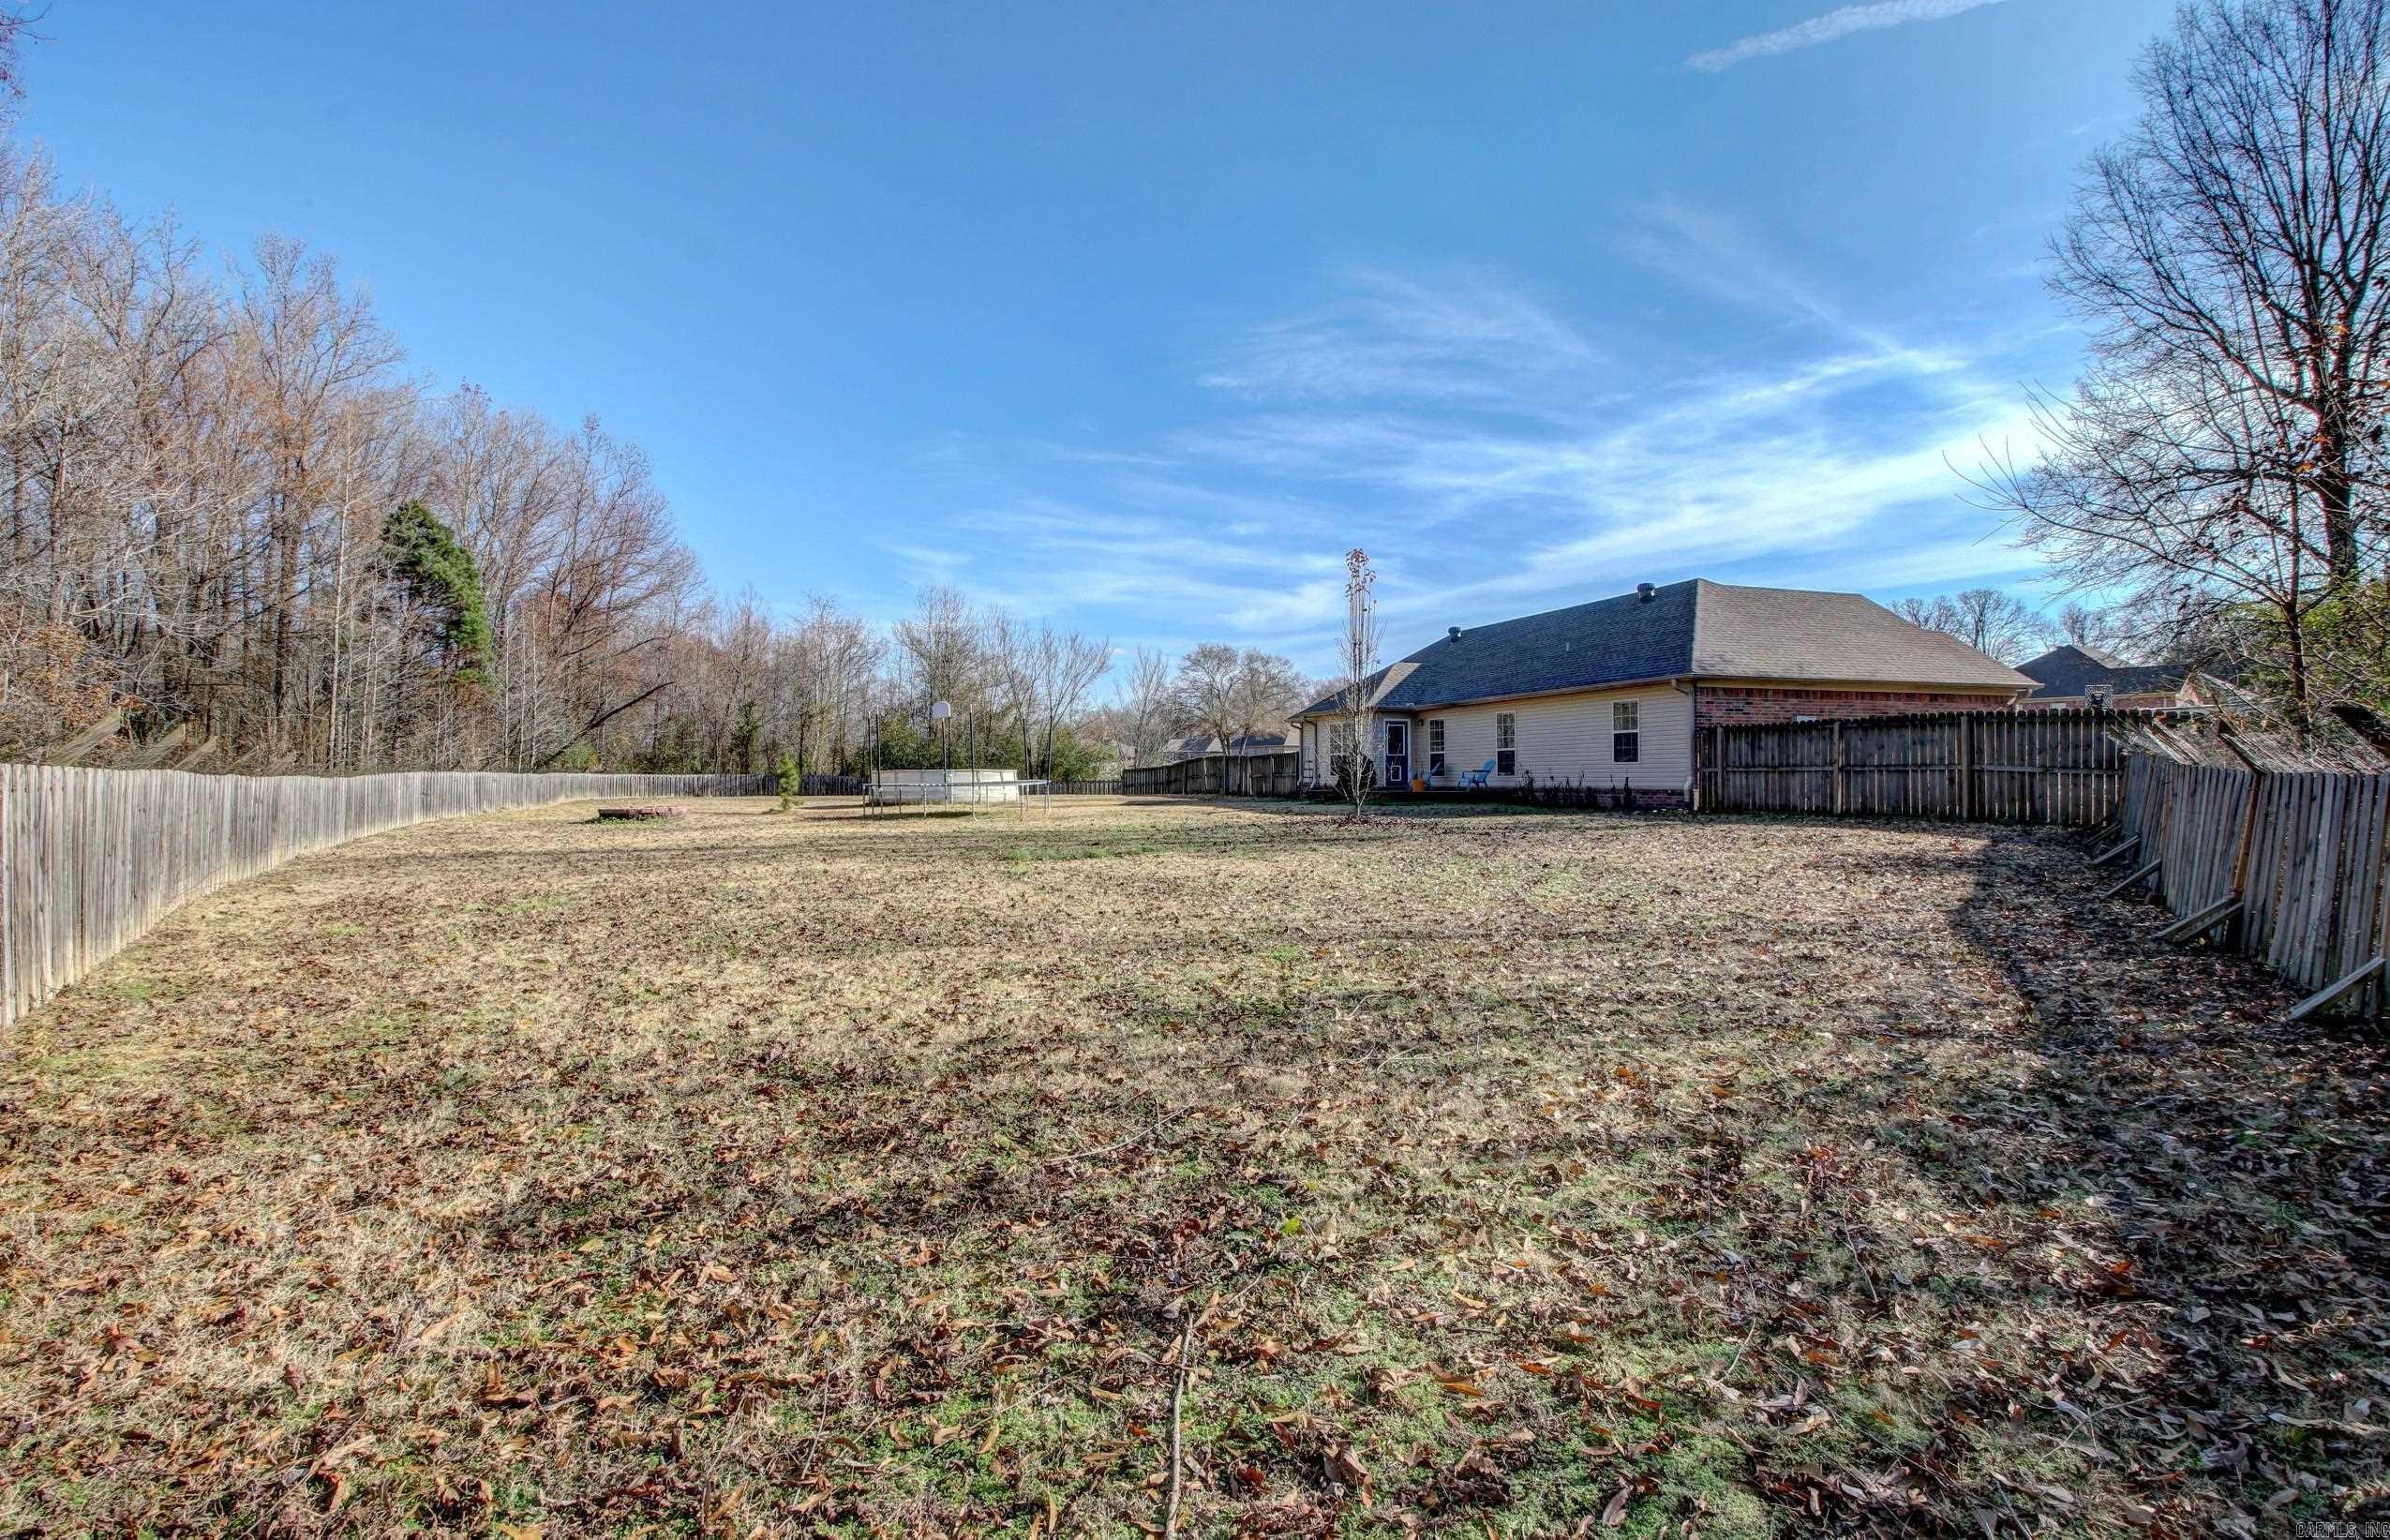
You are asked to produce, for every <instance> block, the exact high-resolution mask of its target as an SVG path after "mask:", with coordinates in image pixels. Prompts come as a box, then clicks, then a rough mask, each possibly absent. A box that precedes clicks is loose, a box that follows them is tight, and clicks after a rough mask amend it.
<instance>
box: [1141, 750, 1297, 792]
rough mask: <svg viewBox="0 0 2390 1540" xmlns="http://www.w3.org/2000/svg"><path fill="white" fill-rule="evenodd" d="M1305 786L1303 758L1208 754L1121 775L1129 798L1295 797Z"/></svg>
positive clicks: (1293, 753) (1294, 755)
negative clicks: (1299, 788) (1298, 789)
mask: <svg viewBox="0 0 2390 1540" xmlns="http://www.w3.org/2000/svg"><path fill="white" fill-rule="evenodd" d="M1302 784H1303V755H1302V752H1301V751H1300V750H1294V749H1290V750H1288V751H1286V752H1285V753H1283V754H1252V755H1217V754H1214V755H1204V756H1203V757H1202V758H1201V759H1184V760H1181V761H1179V762H1178V763H1176V764H1174V765H1141V766H1138V767H1136V768H1134V769H1131V770H1122V771H1121V772H1120V789H1121V793H1122V795H1124V796H1128V797H1292V796H1293V795H1294V793H1295V789H1296V788H1297V787H1298V786H1300V785H1302Z"/></svg>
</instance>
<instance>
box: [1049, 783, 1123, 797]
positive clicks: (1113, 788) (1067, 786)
mask: <svg viewBox="0 0 2390 1540" xmlns="http://www.w3.org/2000/svg"><path fill="white" fill-rule="evenodd" d="M1046 790H1048V791H1050V792H1052V793H1053V795H1054V796H1056V797H1119V796H1122V795H1124V793H1123V792H1122V790H1121V785H1120V783H1119V782H1117V781H1049V782H1047V783H1046Z"/></svg>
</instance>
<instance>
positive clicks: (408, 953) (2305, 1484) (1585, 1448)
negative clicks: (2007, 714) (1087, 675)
mask: <svg viewBox="0 0 2390 1540" xmlns="http://www.w3.org/2000/svg"><path fill="white" fill-rule="evenodd" d="M2080 865H2081V852H2080V851H2079V850H2078V849H2077V848H2076V847H2075V846H2073V845H2071V844H2070V843H2069V842H2066V841H2063V840H2059V839H2055V838H2045V837H2038V836H2030V835H2024V834H2017V833H2009V832H1997V831H1992V830H1979V829H1949V828H1932V827H1924V826H1916V827H1908V828H1873V827H1863V826H1850V825H1844V826H1835V825H1829V824H1824V823H1801V822H1774V821H1761V820H1754V821H1741V820H1700V821H1695V820H1691V819H1686V818H1682V817H1672V816H1660V817H1649V818H1640V819H1629V818H1619V817H1609V816H1598V815H1526V814H1518V813H1512V812H1505V811H1502V810H1478V811H1474V812H1472V813H1471V814H1468V815H1415V816H1403V817H1396V818H1389V819H1385V820H1383V821H1382V822H1380V823H1378V824H1375V825H1373V826H1371V827H1368V828H1366V829H1361V830H1353V829H1348V828H1345V827H1341V826H1339V824H1338V823H1337V821H1336V820H1335V818H1334V816H1333V815H1330V814H1325V813H1321V812H1315V811H1307V810H1296V809H1290V808H1281V807H1273V806H1263V805H1247V806H1240V807H1231V806H1211V805H1193V804H1133V803H1132V804H1126V805H1124V804H1120V803H1115V802H1110V801H1083V800H1069V801H1063V802H1060V803H1059V804H1058V805H1057V807H1056V808H1055V810H1054V811H1053V813H1052V814H1051V815H1043V816H1041V815H1038V814H1036V813H1034V812H1033V813H1030V814H1028V815H1025V816H1021V815H1015V814H1013V813H1011V812H1000V813H990V814H981V815H974V816H972V817H968V818H954V819H934V818H906V817H886V818H876V819H866V818H864V817H862V816H860V815H859V813H858V812H857V811H856V810H855V809H853V808H852V807H849V806H822V805H812V806H808V807H806V808H804V809H802V810H800V811H799V812H797V813H794V814H786V815H784V814H778V813H775V812H773V811H771V804H769V802H760V801H757V802H702V801H701V802H697V803H695V804H693V805H692V808H691V813H690V815H689V816H688V817H687V818H685V819H680V820H675V821H674V822H672V823H670V824H664V825H649V826H630V827H611V826H609V827H601V826H599V825H596V824H594V823H592V822H590V821H589V810H588V809H587V808H586V807H581V808H558V809H550V810H544V811H540V812H534V813H527V814H521V815H505V816H499V817H491V818H484V819H470V820H459V821H455V822H448V823H442V824H437V825H431V826H426V827H423V828H419V829H415V830H406V831H403V832H399V833H395V834H391V835H387V836H383V837H380V838H376V839H372V840H368V841H365V842H362V843H360V844H358V845H352V846H350V847H347V848H345V849H342V850H339V851H336V852H332V853H329V854H327V855H324V856H321V857H318V858H312V859H309V860H304V861H301V862H299V863H297V864H295V865H293V866H291V867H289V868H287V869H285V870H283V871H281V872H279V873H276V874H274V875H270V876H267V877H264V878H261V879H259V880H257V881H254V882H251V883H248V884H246V885H244V886H242V887H240V888H238V889H236V890H231V891H228V892H226V893H223V894H220V895H217V896H216V897H214V898H212V899H210V900H208V901H206V902H204V903H202V904H200V905H194V906H192V907H191V908H189V909H187V910H186V911H184V912H182V913H180V914H179V915H177V916H176V917H175V918H174V919H173V920H171V921H170V922H169V923H168V924H167V925H166V926H164V927H162V928H161V929H160V930H158V931H157V933H155V934H153V935H152V936H151V937H150V938H148V939H147V940H146V941H144V942H143V943H142V945H141V946H139V947H137V948H135V949H132V950H130V951H128V952H127V953H126V954H124V955H123V956H121V957H119V958H118V959H117V960H115V961H114V962H113V963H112V964H110V965H108V966H107V967H105V968H103V969H101V970H100V971H99V972H97V974H95V975H94V976H93V977H92V978H90V979H87V980H86V981H85V982H84V983H82V985H80V986H78V987H77V988H75V989H73V990H71V991H69V992H68V993H67V994H66V995H64V996H62V997H61V998H60V999H59V1000H58V1001H56V1002H54V1003H53V1004H52V1006H50V1007H49V1008H47V1009H44V1010H43V1011H41V1012H39V1013H37V1015H35V1016H34V1017H33V1018H32V1019H31V1020H30V1021H28V1022H27V1023H25V1024H23V1025H22V1027H21V1029H20V1031H19V1033H18V1035H17V1038H16V1040H15V1042H14V1043H13V1045H12V1048H11V1050H10V1052H9V1053H8V1054H7V1057H6V1058H5V1059H0V1251H5V1255H4V1256H0V1481H5V1483H6V1485H5V1487H0V1527H8V1528H16V1527H28V1528H30V1527H56V1528H74V1527H83V1526H87V1527H90V1528H95V1529H106V1530H110V1531H117V1530H134V1529H139V1528H142V1527H149V1528H157V1529H164V1528H176V1527H203V1528H214V1527H218V1526H232V1525H247V1526H251V1527H255V1528H259V1529H270V1530H274V1531H279V1532H313V1531H345V1530H356V1531H387V1530H391V1529H396V1528H399V1527H402V1526H415V1527H419V1528H423V1529H429V1530H435V1531H453V1532H474V1533H488V1532H489V1531H490V1529H491V1527H492V1526H493V1525H512V1526H517V1527H518V1533H519V1527H520V1526H527V1525H534V1524H545V1526H547V1531H546V1533H551V1534H557V1533H590V1532H598V1531H615V1530H620V1531H632V1530H636V1529H638V1528H640V1527H642V1526H649V1525H662V1526H665V1528H666V1529H668V1530H672V1531H678V1532H692V1533H694V1532H696V1531H699V1530H721V1531H725V1532H736V1533H749V1532H751V1531H753V1530H754V1528H755V1527H756V1526H757V1525H761V1526H763V1527H764V1528H765V1529H766V1530H767V1531H773V1532H806V1531H812V1530H814V1529H816V1528H818V1529H822V1530H826V1531H831V1532H838V1533H921V1532H931V1533H955V1532H967V1531H978V1532H990V1531H1000V1530H1009V1531H1011V1532H1013V1533H1024V1534H1025V1533H1036V1534H1038V1535H1051V1534H1054V1533H1082V1532H1089V1533H1134V1532H1136V1531H1138V1530H1139V1529H1141V1528H1143V1529H1155V1528H1158V1526H1159V1525H1160V1524H1161V1523H1162V1521H1163V1516H1164V1512H1165V1509H1166V1507H1167V1505H1168V1498H1169V1488H1170V1472H1169V1467H1170V1460H1169V1457H1168V1448H1169V1444H1170V1437H1171V1428H1172V1423H1173V1401H1175V1402H1176V1408H1175V1410H1176V1414H1177V1420H1178V1422H1179V1425H1180V1428H1181V1434H1182V1440H1183V1443H1184V1446H1185V1458H1184V1463H1183V1466H1182V1467H1181V1470H1182V1473H1183V1474H1182V1488H1183V1490H1182V1494H1181V1496H1182V1507H1183V1519H1182V1524H1183V1529H1184V1531H1185V1533H1190V1534H1191V1533H1224V1532H1228V1531H1232V1530H1233V1531H1237V1532H1242V1533H1277V1534H1314V1533H1379V1532H1388V1533H1391V1532H1397V1531H1399V1530H1401V1529H1405V1528H1410V1529H1418V1530H1427V1531H1446V1530H1449V1531H1451V1532H1453V1533H1467V1534H1472V1535H1474V1534H1483V1533H1502V1534H1554V1533H1573V1532H1576V1531H1578V1530H1580V1529H1583V1530H1587V1531H1597V1530H1603V1529H1604V1528H1605V1526H1614V1527H1615V1528H1616V1530H1617V1531H1618V1533H1629V1534H1638V1533H1640V1534H1656V1533H1663V1532H1665V1533H1670V1534H1677V1533H1688V1530H1687V1526H1689V1527H1690V1529H1689V1533H1702V1534H1710V1535H1755V1534H1765V1533H1783V1532H1787V1531H1800V1530H1810V1529H1820V1528H1825V1529H1837V1530H1843V1531H1856V1532H1879V1533H1894V1532H1914V1531H1918V1530H1937V1529H1938V1530H1947V1531H1950V1532H1953V1533H1970V1534H1986V1533H1990V1534H2001V1533H2053V1532H2064V1533H2082V1532H2095V1533H2096V1532H2102V1531H2114V1532H2119V1533H2121V1532H2125V1531H2140V1532H2143V1533H2150V1532H2155V1533H2179V1534H2190V1533H2232V1532H2235V1531H2238V1532H2245V1533H2255V1532H2258V1531H2261V1530H2267V1529H2276V1528H2279V1527H2282V1526H2283V1525H2284V1524H2285V1523H2286V1521H2287V1520H2289V1519H2291V1518H2346V1517H2352V1516H2356V1517H2364V1516H2374V1517H2380V1516H2381V1515H2382V1514H2383V1496H2384V1494H2385V1490H2390V1488H2384V1486H2383V1482H2384V1481H2385V1480H2386V1479H2390V1476H2385V1469H2384V1458H2385V1456H2390V1433H2386V1432H2385V1429H2390V1414H2385V1413H2384V1412H2383V1410H2382V1409H2381V1406H2380V1403H2381V1402H2382V1400H2383V1398H2384V1397H2385V1396H2390V1384H2385V1383H2384V1377H2385V1369H2384V1365H2385V1363H2390V1353H2385V1343H2384V1340H2383V1338H2384V1335H2385V1313H2384V1308H2383V1300H2384V1293H2385V1285H2384V1275H2385V1271H2390V1269H2386V1268H2385V1257H2384V1248H2385V1241H2384V1232H2383V1224H2384V1183H2385V1164H2384V1159H2383V1148H2384V1144H2385V1122H2390V1113H2385V1110H2384V1100H2383V1090H2384V1080H2385V1077H2384V1057H2383V1053H2382V1052H2381V1050H2380V1049H2379V1048H2377V1047H2374V1046H2369V1045H2368V1044H2367V1043H2366V1042H2364V1041H2363V1040H2360V1039H2358V1038H2357V1037H2356V1036H2355V1035H2354V1034H2352V1033H2349V1032H2346V1031H2343V1030H2340V1029H2335V1028H2331V1027H2328V1026H2326V1027H2316V1028H2312V1029H2298V1030H2285V1029H2282V1028H2280V1027H2278V1026H2277V1025H2275V1024H2274V1023H2275V1022H2276V1021H2277V1020H2278V1016H2279V1014H2280V1012H2281V1009H2282V1008H2283V1007H2284V1005H2285V1004H2286V1003H2287V1001H2286V996H2285V994H2284V993H2283V991H2282V990H2281V989H2280V988H2279V987H2278V986H2277V985H2275V984H2273V983H2271V982H2269V981H2267V980H2266V979H2263V977H2262V976H2260V975H2258V974H2256V973H2254V972H2253V971H2251V970H2250V969H2248V967H2247V966H2246V965H2244V964H2240V963H2238V962H2237V961H2235V960H2233V959H2231V958H2226V957H2218V956H2214V955H2210V954H2203V953H2191V954H2182V953H2177V952H2173V951H2168V950H2163V949H2158V948H2157V947H2155V946H2153V945H2152V944H2150V943H2149V942H2148V940H2147V939H2146V937H2147V935H2148V934H2149V933H2150V932H2152V931H2154V930H2155V929H2156V928H2157V924H2158V920H2157V919H2156V918H2155V917H2154V916H2153V915H2152V914H2151V912H2149V911H2146V910H2142V909H2136V908H2133V907H2130V906H2128V905H2121V904H2112V905H2100V904H2098V903H2095V902H2094V899H2093V896H2092V895H2093V893H2094V892H2095V891H2096V888H2095V886H2094V884H2093V883H2092V881H2091V880H2090V879H2089V878H2087V877H2085V876H2084V875H2082V873H2081V871H2080ZM1182 1343H1188V1344H1191V1353H1190V1355H1189V1356H1190V1360H1191V1361H1190V1362H1189V1363H1188V1365H1187V1366H1185V1371H1184V1372H1182V1366H1181V1365H1180V1363H1179V1361H1178V1354H1179V1350H1180V1345H1181V1344H1182ZM1181 1387H1183V1389H1182V1388H1181ZM2368 1503H2372V1504H2373V1506H2371V1507H2368V1506H2367V1504H2368Z"/></svg>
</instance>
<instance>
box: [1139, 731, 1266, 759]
mask: <svg viewBox="0 0 2390 1540" xmlns="http://www.w3.org/2000/svg"><path fill="white" fill-rule="evenodd" d="M1293 747H1294V735H1293V733H1292V731H1288V732H1282V733H1245V734H1242V735H1241V736H1239V737H1236V738H1233V739H1231V740H1229V751H1228V752H1229V753H1230V754H1232V755H1236V756H1238V757H1240V758H1243V757H1247V756H1250V755H1257V754H1284V753H1286V752H1287V751H1288V750H1289V749H1292V748H1293ZM1219 752H1220V740H1219V736H1218V735H1217V734H1216V733H1198V734H1197V735H1195V736H1194V737H1192V738H1174V739H1172V740H1170V742H1169V743H1167V744H1165V745H1163V748H1162V758H1163V760H1164V762H1166V763H1169V764H1173V765H1175V764H1178V763H1180V762H1182V761H1184V760H1188V759H1202V758H1205V757H1207V756H1209V755H1215V754H1217V753H1219Z"/></svg>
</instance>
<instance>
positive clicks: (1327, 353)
mask: <svg viewBox="0 0 2390 1540" xmlns="http://www.w3.org/2000/svg"><path fill="white" fill-rule="evenodd" d="M1600 362H1601V358H1600V354H1599V351H1598V350H1596V349H1595V348H1594V347H1593V345H1592V344H1591V342H1590V341H1588V340H1587V339H1586V337H1585V336H1583V335H1582V334H1581V333H1579V332H1578V331H1577V330H1576V328H1575V327H1573V326H1571V325H1569V324H1568V323H1567V322H1566V321H1562V320H1561V319H1560V318H1559V317H1558V316H1557V315H1555V314H1554V313H1553V312H1552V311H1550V310H1549V309H1547V308H1546V307H1544V306H1542V305H1539V304H1537V303H1536V302H1535V301H1534V300H1533V299H1532V298H1531V297H1530V296H1528V295H1526V294H1524V293H1522V292H1519V291H1518V290H1517V289H1516V286H1514V285H1511V284H1508V283H1505V282H1504V281H1502V280H1501V279H1500V278H1498V277H1494V276H1493V275H1491V274H1487V273H1484V272H1478V271H1474V270H1468V269H1462V270H1456V271H1449V272H1443V273H1437V274H1432V275H1426V276H1419V275H1411V274H1402V273H1394V272H1387V271H1384V270H1382V269H1368V268H1365V269H1357V270H1354V271H1352V272H1349V273H1347V274H1346V275H1345V276H1344V281H1343V284H1342V292H1340V293H1339V294H1338V295H1337V297H1336V298H1335V299H1334V300H1332V301H1331V302H1330V303H1329V304H1328V305H1326V306H1325V307H1322V308H1321V309H1320V310H1318V311H1317V312H1315V313H1312V314H1308V315H1302V316H1296V317H1292V318H1289V319H1285V320H1281V321H1276V322H1273V323H1271V324H1268V325H1265V326H1261V327H1257V328H1255V329H1254V330H1252V331H1251V332H1250V333H1248V334H1247V335H1246V336H1243V337H1241V338H1239V339H1237V341H1236V342H1235V343H1233V344H1232V346H1230V347H1229V348H1227V349H1226V350H1224V351H1223V352H1222V354H1221V355H1220V357H1219V358H1218V359H1217V361H1216V362H1215V363H1214V365H1213V366H1212V367H1211V368H1209V369H1208V370H1207V371H1206V372H1205V373H1204V375H1203V377H1202V382H1203V383H1204V384H1206V385H1208V386H1211V387H1212V388H1214V389H1216V390H1221V391H1227V392H1232V393H1235V394H1239V395H1243V396H1255V397H1264V398H1274V399H1284V400H1328V401H1336V400H1354V399H1359V398H1363V397H1384V396H1401V397H1405V398H1409V399H1413V400H1429V399H1432V400H1446V401H1466V402H1475V403H1479V404H1484V405H1501V404H1505V403H1508V404H1513V405H1518V404H1525V403H1527V402H1528V401H1530V400H1531V399H1532V400H1534V404H1536V405H1538V406H1541V405H1542V404H1543V403H1542V401H1541V400H1540V398H1539V397H1540V396H1543V395H1544V394H1546V393H1547V392H1548V390H1549V389H1550V387H1551V386H1552V384H1553V383H1554V382H1556V381H1564V380H1567V379H1570V378H1573V377H1577V376H1580V375H1582V374H1583V373H1584V372H1585V371H1586V370H1588V369H1590V368H1591V367H1593V366H1596V365H1598V364H1599V363H1600Z"/></svg>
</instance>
